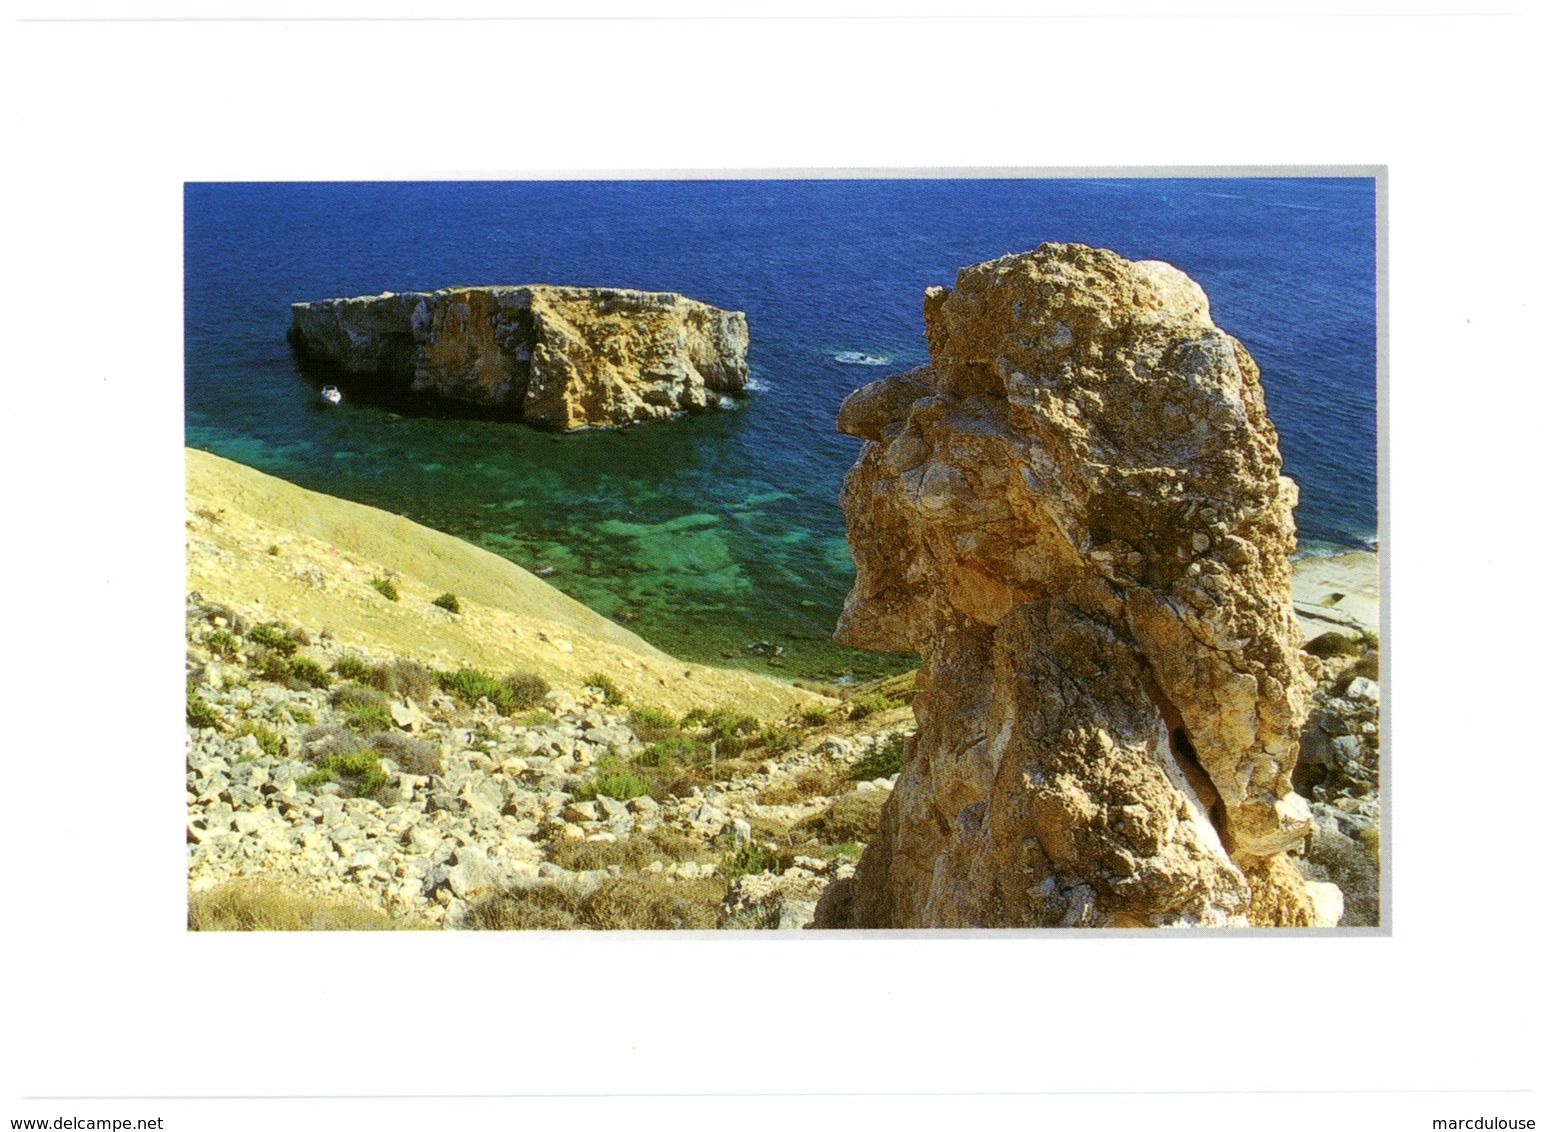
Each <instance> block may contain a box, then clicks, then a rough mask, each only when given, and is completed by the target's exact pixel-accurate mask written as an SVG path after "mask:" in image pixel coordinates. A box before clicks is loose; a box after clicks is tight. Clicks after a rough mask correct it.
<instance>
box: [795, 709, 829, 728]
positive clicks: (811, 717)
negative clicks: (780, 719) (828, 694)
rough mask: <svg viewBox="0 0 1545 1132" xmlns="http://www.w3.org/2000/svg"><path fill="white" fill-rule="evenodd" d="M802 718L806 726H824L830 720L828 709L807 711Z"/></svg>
mask: <svg viewBox="0 0 1545 1132" xmlns="http://www.w3.org/2000/svg"><path fill="white" fill-rule="evenodd" d="M802 718H803V719H804V722H805V726H806V727H825V726H826V725H827V724H828V723H830V722H831V721H832V716H831V712H829V711H807V712H805V714H804V716H803V717H802Z"/></svg>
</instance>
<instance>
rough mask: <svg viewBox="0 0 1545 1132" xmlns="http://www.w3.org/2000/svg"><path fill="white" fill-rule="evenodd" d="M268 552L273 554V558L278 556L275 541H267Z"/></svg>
mask: <svg viewBox="0 0 1545 1132" xmlns="http://www.w3.org/2000/svg"><path fill="white" fill-rule="evenodd" d="M268 553H269V554H271V555H273V556H274V557H275V558H278V557H279V544H278V543H276V542H275V543H269V545H268Z"/></svg>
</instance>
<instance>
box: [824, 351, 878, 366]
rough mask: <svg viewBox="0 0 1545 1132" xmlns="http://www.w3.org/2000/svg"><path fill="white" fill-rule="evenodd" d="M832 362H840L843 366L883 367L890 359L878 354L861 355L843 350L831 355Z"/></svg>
mask: <svg viewBox="0 0 1545 1132" xmlns="http://www.w3.org/2000/svg"><path fill="white" fill-rule="evenodd" d="M832 361H834V362H841V363H842V364H843V365H845V366H883V365H884V364H885V363H886V362H888V361H890V359H889V358H887V357H883V356H882V355H880V354H862V353H859V352H858V351H857V350H844V351H842V353H840V354H833V355H832Z"/></svg>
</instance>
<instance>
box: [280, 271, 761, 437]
mask: <svg viewBox="0 0 1545 1132" xmlns="http://www.w3.org/2000/svg"><path fill="white" fill-rule="evenodd" d="M291 311H292V312H293V323H292V325H291V328H290V341H291V343H292V344H293V345H294V347H295V349H296V350H297V351H298V352H299V353H300V354H301V355H302V356H303V357H305V358H307V359H310V360H313V361H320V362H323V363H327V364H330V365H332V366H335V367H337V368H338V369H341V370H342V371H343V372H344V373H347V374H350V375H353V376H354V377H355V378H357V379H370V380H372V381H379V382H384V383H387V384H388V386H389V387H391V388H394V389H410V390H412V391H415V392H430V393H434V394H436V395H438V396H441V397H445V398H449V399H451V400H454V401H461V402H466V403H470V404H473V405H479V406H483V407H485V408H488V409H491V410H497V411H503V412H508V413H513V414H515V415H518V416H519V417H521V418H522V419H523V420H525V421H526V422H527V423H529V424H533V425H537V426H539V427H543V428H552V429H563V430H572V429H579V428H587V427H595V426H611V425H622V424H628V423H631V422H634V421H649V420H661V419H665V418H667V417H670V416H673V415H675V414H677V413H680V412H684V411H688V410H701V409H710V408H719V407H723V406H725V405H726V404H728V403H729V398H730V397H731V396H732V395H733V394H736V393H739V392H740V391H742V390H743V389H745V387H746V381H747V379H748V376H749V373H748V370H747V366H746V349H747V345H748V343H749V337H748V334H747V330H746V316H745V315H744V314H742V313H740V312H738V311H725V310H719V309H718V308H716V307H711V306H709V305H707V304H706V303H700V302H697V301H696V300H693V299H688V298H684V297H683V296H681V295H677V294H671V293H660V292H648V291H629V290H617V289H612V288H595V287H554V286H545V285H533V286H523V287H446V288H442V289H440V290H438V291H404V292H399V293H393V292H387V293H385V294H381V295H364V296H359V297H355V298H340V299H322V300H320V301H318V302H309V303H294V304H292V305H291Z"/></svg>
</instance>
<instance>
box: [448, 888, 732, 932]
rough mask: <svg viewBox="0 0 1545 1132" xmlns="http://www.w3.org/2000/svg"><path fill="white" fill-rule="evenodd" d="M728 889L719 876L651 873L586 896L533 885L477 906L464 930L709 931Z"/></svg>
mask: <svg viewBox="0 0 1545 1132" xmlns="http://www.w3.org/2000/svg"><path fill="white" fill-rule="evenodd" d="M728 887H729V886H728V884H727V883H726V882H725V881H724V880H723V879H722V878H720V877H708V878H702V879H698V880H671V879H668V878H666V877H663V876H651V875H642V876H641V875H633V876H624V877H614V878H613V879H611V880H607V881H603V882H602V883H601V884H600V885H599V886H598V887H597V888H596V889H595V890H594V891H592V892H590V893H588V894H586V895H584V896H577V895H574V894H573V893H570V892H568V891H566V890H564V889H562V888H560V887H558V886H556V885H533V886H530V887H527V888H518V889H513V890H511V891H510V892H507V893H504V894H503V895H500V896H496V897H493V898H491V899H489V900H485V901H482V902H481V903H479V904H477V905H475V906H474V907H472V908H471V909H469V910H468V913H467V920H466V923H465V926H466V927H469V928H473V929H479V930H483V931H521V930H527V931H529V930H545V931H572V930H590V931H682V930H689V931H690V930H706V929H711V928H715V927H717V926H718V923H719V914H720V912H719V910H720V907H721V905H722V904H723V902H724V894H725V892H727V891H728Z"/></svg>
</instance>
